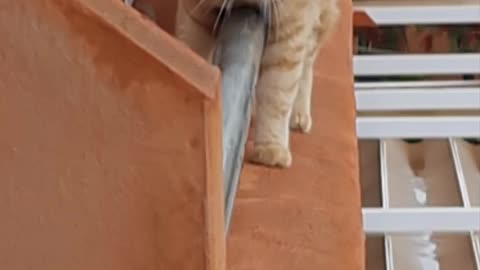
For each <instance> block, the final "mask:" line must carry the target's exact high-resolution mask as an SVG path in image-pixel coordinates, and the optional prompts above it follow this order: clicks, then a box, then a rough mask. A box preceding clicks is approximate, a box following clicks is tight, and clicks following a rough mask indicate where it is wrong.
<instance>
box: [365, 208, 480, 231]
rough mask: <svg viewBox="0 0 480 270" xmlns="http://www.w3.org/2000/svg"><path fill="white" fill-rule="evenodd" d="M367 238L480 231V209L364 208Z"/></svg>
mask: <svg viewBox="0 0 480 270" xmlns="http://www.w3.org/2000/svg"><path fill="white" fill-rule="evenodd" d="M362 213H363V227H364V231H365V232H366V233H367V234H384V233H394V234H408V233H420V232H439V233H461V232H463V233H467V232H470V231H479V230H480V218H479V217H480V208H478V207H476V208H463V207H425V208H423V207H422V208H388V209H387V208H363V209H362Z"/></svg>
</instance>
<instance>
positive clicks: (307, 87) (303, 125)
mask: <svg viewBox="0 0 480 270" xmlns="http://www.w3.org/2000/svg"><path fill="white" fill-rule="evenodd" d="M314 59H315V58H314V57H309V58H307V59H306V60H305V61H304V64H303V72H302V78H301V79H300V83H299V89H298V93H297V96H296V98H295V103H294V104H293V109H292V114H291V116H290V128H291V129H292V130H298V131H300V132H303V133H308V132H310V129H311V128H312V116H311V99H312V87H313V63H314Z"/></svg>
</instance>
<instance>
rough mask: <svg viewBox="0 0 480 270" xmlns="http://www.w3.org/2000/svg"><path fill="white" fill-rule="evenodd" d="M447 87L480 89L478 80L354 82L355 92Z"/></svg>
mask: <svg viewBox="0 0 480 270" xmlns="http://www.w3.org/2000/svg"><path fill="white" fill-rule="evenodd" d="M449 87H472V88H476V89H480V80H461V81H456V80H438V81H430V80H424V81H387V82H355V90H375V89H385V90H388V89H392V88H393V89H404V88H407V89H409V88H422V89H438V88H440V89H444V88H449Z"/></svg>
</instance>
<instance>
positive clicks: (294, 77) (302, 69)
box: [176, 0, 338, 167]
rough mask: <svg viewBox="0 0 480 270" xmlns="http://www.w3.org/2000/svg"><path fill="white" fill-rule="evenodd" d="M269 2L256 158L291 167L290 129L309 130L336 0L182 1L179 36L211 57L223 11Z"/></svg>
mask: <svg viewBox="0 0 480 270" xmlns="http://www.w3.org/2000/svg"><path fill="white" fill-rule="evenodd" d="M246 4H248V5H257V6H258V7H267V8H268V10H269V12H266V14H271V16H270V17H269V19H270V20H271V29H270V34H269V36H268V41H267V45H266V48H265V52H264V56H263V59H262V64H261V72H260V77H259V80H258V83H257V89H256V93H257V94H256V97H255V103H256V104H255V119H254V120H255V121H254V122H255V127H254V151H253V155H252V157H251V160H252V161H253V162H256V163H259V164H263V165H267V166H278V167H289V166H290V165H291V163H292V156H291V153H290V149H289V132H290V129H291V130H296V131H299V132H302V133H308V132H309V131H310V129H311V127H312V117H311V113H310V106H311V92H312V77H313V64H314V60H315V57H316V55H317V51H318V49H319V48H320V47H321V45H322V44H323V43H324V41H325V39H326V37H327V36H328V33H329V32H331V29H332V28H333V25H334V24H335V21H336V18H337V16H338V9H337V0H180V3H179V7H178V13H177V25H176V26H177V27H176V35H177V37H178V38H179V39H180V40H182V41H184V42H185V43H186V44H187V45H188V46H189V47H190V48H192V49H193V50H194V51H195V52H197V53H198V54H199V55H201V56H203V57H204V58H205V59H207V60H210V59H211V57H212V49H213V43H214V36H213V34H212V33H213V32H214V31H212V30H214V29H215V27H216V26H217V25H218V18H219V12H218V11H220V13H221V12H222V11H225V10H228V9H229V8H232V7H234V6H235V5H246Z"/></svg>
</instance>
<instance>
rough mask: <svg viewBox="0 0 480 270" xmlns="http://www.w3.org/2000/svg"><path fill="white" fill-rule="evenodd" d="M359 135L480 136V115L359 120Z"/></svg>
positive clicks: (367, 136)
mask: <svg viewBox="0 0 480 270" xmlns="http://www.w3.org/2000/svg"><path fill="white" fill-rule="evenodd" d="M357 136H358V138H360V139H377V138H449V137H474V138H475V137H480V116H445V117H441V116H429V117H415V116H408V117H406V116H393V117H387V116H385V117H382V116H379V117H362V116H360V117H357Z"/></svg>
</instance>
